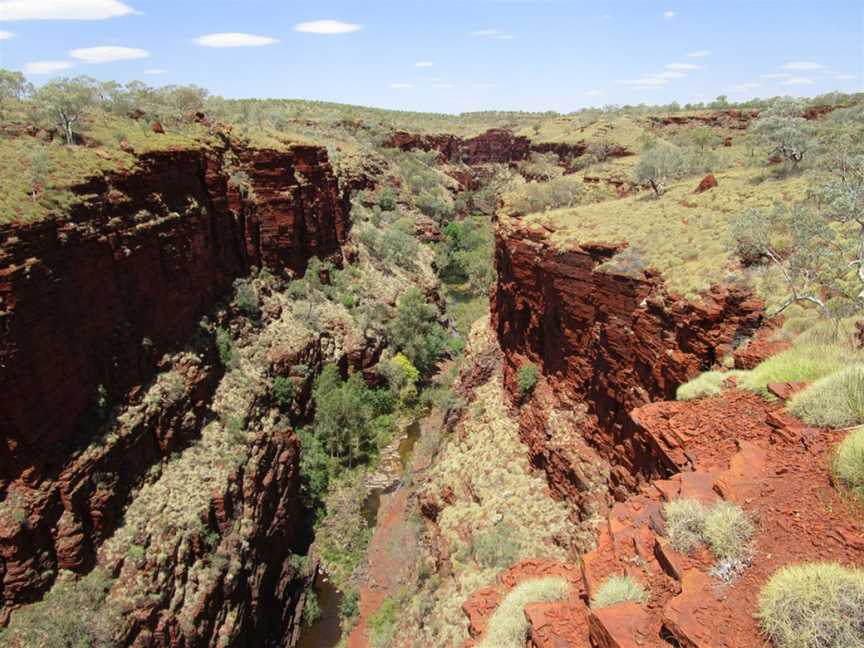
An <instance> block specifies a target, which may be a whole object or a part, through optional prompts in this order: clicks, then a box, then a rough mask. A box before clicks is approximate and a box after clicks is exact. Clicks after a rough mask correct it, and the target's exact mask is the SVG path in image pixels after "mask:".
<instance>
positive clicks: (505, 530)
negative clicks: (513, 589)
mask: <svg viewBox="0 0 864 648" xmlns="http://www.w3.org/2000/svg"><path fill="white" fill-rule="evenodd" d="M519 548H520V547H519V541H518V540H517V539H516V530H515V529H514V528H513V527H511V526H510V525H508V524H501V525H498V526H496V527H495V528H493V529H490V530H489V531H486V532H485V533H478V534H477V535H476V536H474V538H473V543H472V550H473V553H474V559H475V560H476V561H477V563H478V564H479V565H480V566H482V567H486V568H490V569H493V568H494V569H503V568H504V567H507V566H509V565H512V564H513V563H514V562H516V559H517V557H518V556H519Z"/></svg>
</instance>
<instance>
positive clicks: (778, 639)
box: [758, 563, 864, 648]
mask: <svg viewBox="0 0 864 648" xmlns="http://www.w3.org/2000/svg"><path fill="white" fill-rule="evenodd" d="M862 611H864V571H862V570H860V569H849V568H847V567H843V566H842V565H839V564H837V563H808V564H800V565H790V566H787V567H783V568H782V569H780V570H779V571H778V572H777V573H776V574H774V576H773V577H772V578H771V580H770V581H768V583H767V584H766V585H765V586H764V587H763V588H762V591H761V593H760V595H759V615H758V616H759V620H760V623H761V625H762V630H763V632H764V633H765V635H766V637H767V638H768V639H770V640H771V641H772V642H773V643H774V646H775V647H776V648H860V647H861V646H864V623H862Z"/></svg>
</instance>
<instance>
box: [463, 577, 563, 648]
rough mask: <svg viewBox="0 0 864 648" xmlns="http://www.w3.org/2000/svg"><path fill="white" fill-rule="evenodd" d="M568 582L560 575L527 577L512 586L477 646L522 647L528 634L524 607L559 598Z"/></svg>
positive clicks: (484, 647) (482, 647) (495, 647)
mask: <svg viewBox="0 0 864 648" xmlns="http://www.w3.org/2000/svg"><path fill="white" fill-rule="evenodd" d="M569 591H570V585H569V583H567V581H565V580H564V579H563V578H538V579H533V580H527V581H524V582H522V583H520V584H519V585H517V586H516V587H514V588H513V589H512V590H511V591H510V593H509V594H507V596H506V597H505V598H504V600H503V601H502V602H501V604H500V605H499V606H498V609H497V610H495V613H494V614H493V615H492V618H491V619H490V620H489V626H488V628H487V629H486V636H485V637H484V638H483V641H482V643H480V644H479V646H478V647H477V648H522V647H523V646H524V645H525V639H526V637H527V634H528V620H527V619H526V618H525V606H526V605H528V604H530V603H542V602H546V601H560V600H562V599H563V598H565V597H566V596H567V593H568V592H569Z"/></svg>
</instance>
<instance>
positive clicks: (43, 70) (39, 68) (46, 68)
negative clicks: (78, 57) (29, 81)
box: [24, 61, 75, 74]
mask: <svg viewBox="0 0 864 648" xmlns="http://www.w3.org/2000/svg"><path fill="white" fill-rule="evenodd" d="M74 66H75V64H74V63H72V62H71V61H34V62H32V63H27V64H26V65H25V66H24V73H25V74H54V73H55V72H60V71H61V70H68V69H69V68H71V67H74Z"/></svg>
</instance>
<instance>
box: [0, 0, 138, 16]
mask: <svg viewBox="0 0 864 648" xmlns="http://www.w3.org/2000/svg"><path fill="white" fill-rule="evenodd" d="M134 13H139V12H137V11H135V10H134V9H133V8H132V7H130V6H129V5H126V4H124V3H122V2H119V0H0V20H104V19H105V18H113V17H115V16H126V15H128V14H134Z"/></svg>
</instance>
